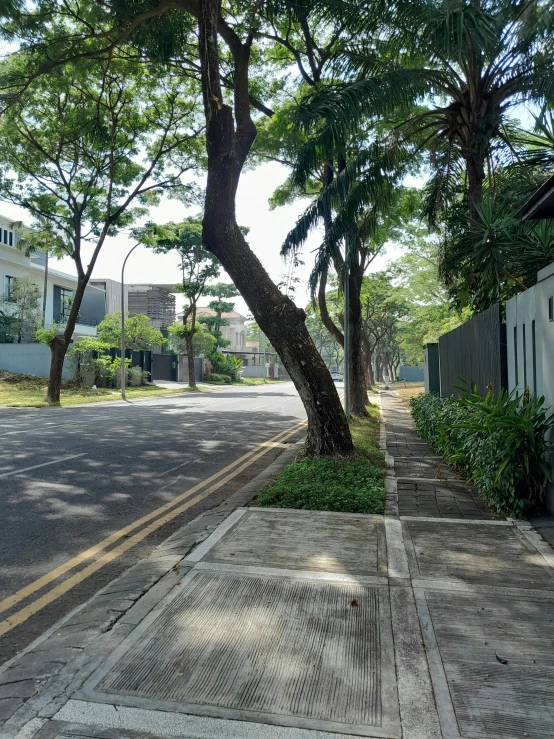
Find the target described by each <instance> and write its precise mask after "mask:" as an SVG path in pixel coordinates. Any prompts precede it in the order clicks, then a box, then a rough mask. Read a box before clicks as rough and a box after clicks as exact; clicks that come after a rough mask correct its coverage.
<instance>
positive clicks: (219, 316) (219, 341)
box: [199, 282, 240, 350]
mask: <svg viewBox="0 0 554 739" xmlns="http://www.w3.org/2000/svg"><path fill="white" fill-rule="evenodd" d="M204 295H213V296H214V297H215V300H211V301H210V302H209V303H208V307H209V308H211V309H212V310H213V311H215V316H200V318H199V320H200V323H203V324H204V325H205V326H206V328H207V330H208V332H209V333H210V334H211V335H212V336H213V337H215V340H216V350H217V349H223V348H224V347H226V346H229V344H230V343H231V342H230V341H229V340H228V339H225V338H223V334H222V333H221V328H222V326H228V325H229V321H227V319H225V318H223V313H230V312H231V311H232V310H233V308H234V307H235V304H234V303H232V302H230V301H229V300H228V299H227V300H226V299H225V298H235V297H237V295H240V293H239V291H238V290H237V288H236V287H235V286H234V285H233V284H232V283H228V282H218V283H216V284H215V285H207V286H206V288H205V289H204Z"/></svg>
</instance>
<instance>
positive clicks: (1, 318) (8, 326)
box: [0, 277, 42, 344]
mask: <svg viewBox="0 0 554 739" xmlns="http://www.w3.org/2000/svg"><path fill="white" fill-rule="evenodd" d="M41 297H42V291H41V289H40V286H39V285H38V284H37V283H36V282H35V281H34V280H33V279H31V278H30V277H17V278H13V282H12V286H11V288H10V292H9V293H4V295H2V296H0V331H1V332H2V333H3V334H4V341H8V343H11V341H16V342H17V343H18V344H21V342H22V341H23V340H24V339H27V340H28V341H32V340H33V339H34V338H35V335H36V331H37V329H38V328H39V327H40V325H41V320H42V314H41V310H40V300H41ZM10 337H11V339H10Z"/></svg>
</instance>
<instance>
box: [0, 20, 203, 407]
mask: <svg viewBox="0 0 554 739" xmlns="http://www.w3.org/2000/svg"><path fill="white" fill-rule="evenodd" d="M66 31H67V32H69V29H66ZM60 32H61V28H60ZM131 57H132V54H126V55H125V56H124V57H118V58H115V57H112V56H110V57H108V58H106V59H87V60H80V61H79V60H78V61H74V62H71V63H68V64H67V65H65V66H64V67H63V68H62V67H60V68H58V69H56V70H55V71H53V72H52V73H51V74H49V75H48V76H47V77H42V78H39V79H37V80H35V81H34V83H33V84H32V85H30V86H29V88H28V89H27V90H26V93H25V97H24V99H21V100H18V101H17V102H16V103H15V104H14V105H12V106H11V107H10V108H9V110H7V111H6V112H5V113H4V114H3V116H2V119H1V121H0V123H1V127H0V164H1V168H2V171H3V177H2V180H1V182H0V193H1V197H2V198H3V199H4V200H7V201H9V202H12V203H15V204H17V205H20V206H23V207H24V208H25V209H26V210H27V211H28V212H29V213H30V214H31V215H32V216H33V217H34V218H35V219H36V220H37V222H38V224H39V226H40V228H39V231H40V229H44V227H45V225H48V226H49V228H50V229H51V232H52V234H53V243H49V244H48V249H49V250H50V251H51V252H52V253H54V254H55V255H56V256H69V257H71V258H72V259H73V261H74V263H75V267H76V272H77V286H76V290H75V293H74V296H73V301H72V305H71V307H70V310H69V312H68V316H67V323H66V325H65V326H64V327H63V330H62V331H61V333H57V334H56V336H54V338H53V339H52V340H51V342H50V350H51V365H50V377H49V381H48V389H47V401H48V402H49V403H51V404H59V401H60V389H61V378H62V369H63V361H64V357H65V355H66V352H67V349H68V347H69V344H70V342H71V340H72V336H73V332H74V330H75V325H76V322H77V318H78V315H79V310H80V308H81V302H82V299H83V295H84V292H85V288H86V286H87V284H88V282H89V279H90V276H91V274H92V270H93V269H94V266H95V264H96V261H97V258H98V255H99V253H100V250H101V249H102V247H103V246H104V244H105V241H106V238H107V237H108V236H114V235H115V234H116V233H118V231H119V230H120V229H121V228H124V227H128V226H129V225H130V224H132V223H133V221H134V220H135V218H136V217H138V216H139V215H143V214H144V213H145V207H147V206H149V205H152V204H155V202H156V201H157V198H158V197H159V195H160V193H161V192H162V191H163V192H166V193H169V194H170V195H173V196H176V197H177V196H179V197H181V198H185V197H188V193H189V192H190V190H191V189H192V188H190V187H188V188H187V187H185V186H183V184H182V181H181V175H182V174H183V173H184V172H185V171H187V170H189V169H191V168H193V167H195V166H197V162H198V156H197V154H198V151H197V149H198V146H199V145H200V142H199V138H198V137H199V133H198V131H199V130H200V125H199V122H198V119H197V118H196V107H195V104H194V101H193V99H192V97H189V96H188V95H187V88H186V86H184V85H183V81H182V80H180V81H179V82H178V83H176V82H175V81H172V80H167V79H164V80H160V78H159V76H158V75H157V74H155V73H153V70H152V68H151V67H150V66H148V65H145V64H139V63H137V61H138V60H137V59H136V58H134V59H132V58H131ZM35 238H38V237H35ZM32 239H33V234H32V233H31V234H29V235H28V236H27V238H26V240H27V241H28V242H29V241H32ZM85 244H88V248H90V249H91V252H92V253H91V254H90V255H89V254H86V260H87V261H86V262H85V261H84V259H85V254H84V253H83V249H84V248H85ZM30 245H31V246H32V244H30ZM36 246H37V247H39V248H41V247H42V246H43V244H41V243H40V241H39V242H38V243H36Z"/></svg>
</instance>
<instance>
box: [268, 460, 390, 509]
mask: <svg viewBox="0 0 554 739" xmlns="http://www.w3.org/2000/svg"><path fill="white" fill-rule="evenodd" d="M383 498H384V493H383V473H382V470H380V469H379V468H377V467H375V466H374V465H373V464H372V463H371V462H370V461H369V460H368V459H366V458H365V457H362V456H358V457H354V458H353V459H331V458H329V457H320V458H314V459H312V458H306V459H303V460H302V461H301V462H297V463H296V464H292V465H289V466H288V467H287V468H286V469H285V470H284V471H283V472H282V474H281V475H280V477H279V479H278V480H277V481H276V482H275V484H274V485H272V486H271V487H269V488H266V489H265V490H262V492H261V493H260V495H259V496H258V498H257V500H256V505H259V506H277V507H279V508H298V509H307V510H312V511H343V512H346V513H382V511H383Z"/></svg>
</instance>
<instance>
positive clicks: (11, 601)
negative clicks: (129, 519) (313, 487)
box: [0, 421, 306, 634]
mask: <svg viewBox="0 0 554 739" xmlns="http://www.w3.org/2000/svg"><path fill="white" fill-rule="evenodd" d="M305 424H306V421H301V422H300V423H297V424H295V426H293V427H292V429H285V431H281V433H279V434H277V435H276V436H274V437H273V439H270V440H269V441H265V442H262V443H261V444H259V445H258V446H257V447H255V448H254V449H251V450H250V451H249V452H247V453H246V454H243V456H242V457H239V458H238V459H236V460H235V461H234V462H231V464H229V465H227V467H224V468H223V469H222V470H219V472H216V473H215V474H213V475H211V476H210V477H208V478H206V479H205V480H202V482H199V483H198V484H196V485H194V487H192V488H190V489H189V490H187V491H186V492H185V493H182V494H181V495H178V496H176V497H175V498H173V500H170V501H169V503H165V504H164V505H163V506H160V507H159V508H156V510H154V511H151V512H150V513H148V514H146V515H145V516H142V518H139V519H138V520H137V521H134V522H133V523H131V524H129V525H128V526H125V527H124V528H122V529H120V530H119V531H115V532H114V533H113V534H110V536H108V537H107V538H106V539H103V540H102V541H101V542H99V543H98V544H95V545H94V546H92V547H90V548H89V549H87V550H85V551H84V552H81V553H80V554H77V555H76V556H75V557H72V558H71V559H69V560H67V562H64V564H62V565H60V566H59V567H56V568H55V569H53V570H51V571H50V572H47V573H46V574H45V575H43V576H42V577H40V578H38V580H35V581H34V582H32V583H30V584H29V585H26V586H25V587H24V588H21V590H18V591H17V592H16V593H14V594H13V595H10V596H8V597H7V598H4V600H2V601H0V613H1V612H2V611H6V610H7V609H8V608H12V607H13V606H14V605H16V603H19V602H21V601H22V600H24V599H25V598H28V597H29V596H30V595H32V594H33V593H36V592H37V591H38V590H40V589H41V588H43V587H44V586H45V585H48V584H49V583H51V582H52V581H54V580H57V579H58V577H60V576H61V575H64V574H65V573H66V572H69V571H70V570H72V569H74V568H75V567H77V566H78V565H80V564H82V563H83V562H85V561H86V560H87V559H90V558H91V557H94V555H95V554H98V553H99V552H102V551H103V550H104V549H107V547H109V546H110V545H111V544H113V543H114V542H116V541H117V540H118V539H121V538H122V537H127V536H128V534H129V533H130V532H131V531H134V530H135V529H137V528H138V527H139V526H142V525H143V524H145V523H148V522H149V521H151V520H152V519H153V518H157V517H158V516H160V515H161V514H163V513H164V512H165V511H168V510H169V509H171V508H174V507H175V506H176V505H177V504H178V503H180V502H181V501H183V500H185V499H187V498H190V496H191V495H193V494H194V493H196V492H197V491H198V490H200V489H201V488H203V487H204V486H205V485H208V484H209V483H211V482H213V481H214V480H216V479H217V478H218V477H220V476H221V475H225V474H226V473H227V472H230V471H231V470H232V469H234V468H235V467H237V466H238V465H240V464H241V463H243V462H245V461H246V460H247V464H243V465H242V466H241V467H240V468H239V469H237V470H236V471H235V472H234V473H233V474H232V475H230V476H227V477H225V478H224V479H222V480H220V481H219V482H218V483H217V485H216V486H215V487H211V488H209V491H210V492H213V491H214V490H216V489H217V488H218V487H220V486H221V485H223V484H225V483H226V482H228V481H229V480H230V479H232V478H233V477H235V476H236V475H238V474H239V472H241V471H242V470H244V469H245V468H246V467H248V466H249V465H250V464H252V462H254V461H256V459H258V458H259V457H260V456H262V455H263V454H266V453H267V452H268V451H269V449H271V448H273V447H272V446H271V444H272V443H279V442H282V440H283V439H285V438H287V439H288V438H289V436H292V435H293V434H295V433H297V432H298V431H299V430H300V428H301V427H302V426H303V425H305ZM260 450H261V453H260V454H258V452H260ZM256 454H258V456H254V455H256ZM201 499H202V498H198V500H201ZM194 500H195V501H196V500H197V499H196V498H195V499H194ZM188 507H190V506H188ZM183 510H186V508H184V509H183ZM168 520H170V519H168ZM153 530H154V529H153ZM143 538H144V537H143ZM133 539H134V537H132V538H130V539H128V540H127V541H126V542H125V544H127V543H128V542H130V541H132V540H133ZM139 541H140V539H139ZM128 548H129V547H127V549H128ZM114 551H115V550H114ZM124 551H125V550H124ZM99 561H100V560H99ZM67 582H69V580H68V581H67ZM1 629H2V624H1V623H0V634H2V633H4V632H3V631H2V630H1Z"/></svg>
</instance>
